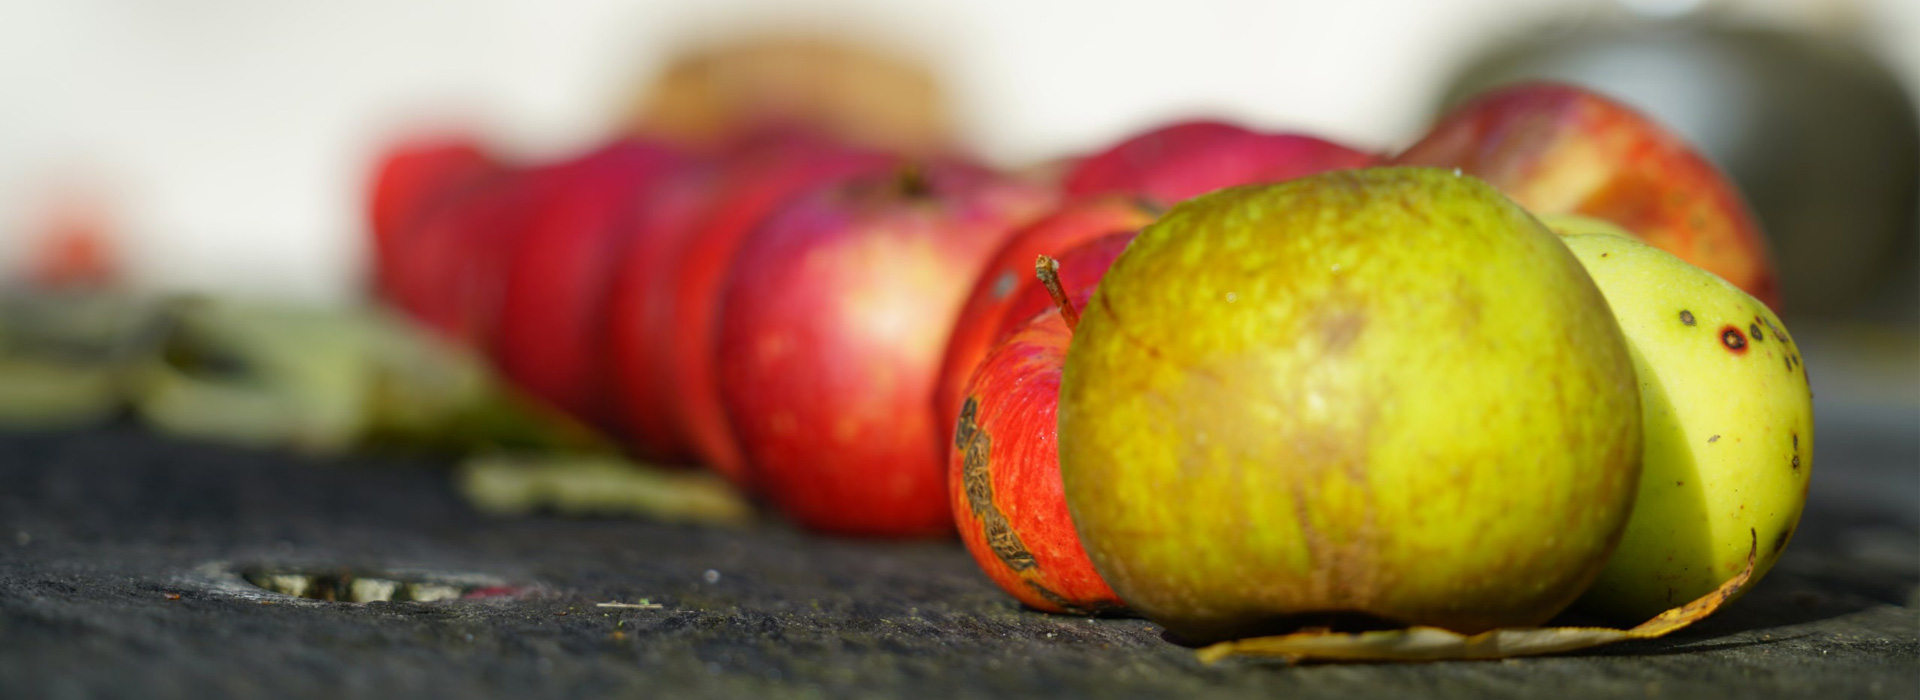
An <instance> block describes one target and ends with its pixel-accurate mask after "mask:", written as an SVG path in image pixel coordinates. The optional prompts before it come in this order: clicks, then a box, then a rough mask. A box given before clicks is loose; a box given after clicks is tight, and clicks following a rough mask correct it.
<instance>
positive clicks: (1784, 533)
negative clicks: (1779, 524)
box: [1773, 527, 1793, 557]
mask: <svg viewBox="0 0 1920 700" xmlns="http://www.w3.org/2000/svg"><path fill="white" fill-rule="evenodd" d="M1791 539H1793V528H1791V527H1789V528H1787V529H1785V530H1781V531H1780V536H1779V537H1775V538H1773V556H1776V557H1777V556H1780V551H1781V550H1784V549H1786V548H1787V541H1788V540H1791Z"/></svg>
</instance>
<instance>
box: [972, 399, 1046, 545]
mask: <svg viewBox="0 0 1920 700" xmlns="http://www.w3.org/2000/svg"><path fill="white" fill-rule="evenodd" d="M979 415H980V401H979V400H978V399H976V398H974V397H972V396H969V397H967V402H966V403H965V404H962V405H961V407H960V422H959V424H958V425H957V426H955V430H954V445H955V446H956V447H959V448H960V450H961V463H960V482H961V484H962V486H963V487H964V488H965V489H966V492H967V509H968V510H970V511H972V512H973V516H974V517H975V518H978V519H979V520H980V527H981V530H982V531H983V532H984V533H985V534H986V537H987V548H988V549H991V550H993V555H994V556H995V557H997V558H999V559H1000V562H1001V563H1003V564H1006V565H1007V568H1009V569H1012V570H1014V571H1026V570H1027V569H1031V568H1033V567H1034V566H1035V562H1034V560H1033V553H1032V552H1029V551H1027V546H1026V543H1024V542H1022V541H1020V535H1019V533H1016V532H1014V531H1013V524H1012V523H1009V522H1007V515H1006V514H1005V513H1002V512H1000V507H999V506H997V505H995V504H994V502H993V469H992V464H991V455H992V451H993V438H992V436H989V435H988V434H987V431H986V430H985V429H983V428H981V427H980V424H979V422H978V418H979Z"/></svg>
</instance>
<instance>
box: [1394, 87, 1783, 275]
mask: <svg viewBox="0 0 1920 700" xmlns="http://www.w3.org/2000/svg"><path fill="white" fill-rule="evenodd" d="M1394 162H1395V163H1398V164H1404V165H1424V166H1432V167H1441V168H1459V169H1460V170H1461V171H1463V172H1466V173H1468V174H1471V175H1473V176H1475V177H1479V178H1481V179H1483V180H1486V181H1487V182H1489V183H1491V184H1493V186H1495V187H1498V188H1500V190H1501V191H1502V192H1505V193H1506V195H1507V196H1509V197H1512V198H1513V200H1514V201H1515V202H1518V203H1519V204H1520V205H1521V206H1523V207H1526V208H1527V209H1528V210H1529V211H1532V212H1533V213H1535V214H1580V215H1584V216H1591V217H1594V218H1599V219H1605V220H1607V221H1611V222H1613V223H1615V224H1618V225H1619V226H1620V227H1621V228H1624V229H1626V230H1628V231H1630V232H1632V233H1634V234H1635V235H1637V236H1639V237H1640V238H1642V239H1644V240H1645V241H1646V242H1647V243H1650V244H1652V245H1654V246H1656V247H1659V248H1661V249H1663V250H1666V251H1667V252H1670V253H1673V254H1674V255H1677V256H1679V257H1680V258H1681V259H1683V260H1686V261H1687V262H1690V263H1693V264H1694V265H1697V266H1699V267H1702V268H1705V269H1706V270H1707V271H1709V272H1712V273H1714V274H1716V275H1719V276H1720V277H1722V278H1724V279H1726V280H1727V281H1728V282H1732V283H1733V284H1734V285H1735V286H1737V287H1739V288H1741V289H1742V290H1745V291H1746V292H1747V293H1749V294H1752V295H1753V296H1754V297H1755V298H1757V299H1759V300H1761V301H1763V302H1766V303H1767V305H1768V306H1772V307H1774V308H1779V289H1778V284H1777V281H1776V279H1775V276H1774V270H1773V263H1772V262H1771V259H1770V257H1769V255H1768V253H1767V244H1766V240H1765V237H1764V236H1763V235H1762V234H1761V232H1760V228H1759V225H1758V224H1757V223H1755V221H1754V218H1753V215H1752V214H1750V213H1749V212H1748V209H1747V206H1746V203H1745V202H1744V201H1743V200H1742V199H1741V197H1740V192H1739V189H1738V188H1737V187H1736V186H1735V185H1734V184H1733V182H1732V181H1731V180H1729V179H1727V178H1726V176H1725V175H1723V174H1721V173H1720V171H1719V170H1718V169H1717V168H1715V167H1714V166H1713V164H1712V163H1710V162H1708V161H1707V159H1706V158H1705V157H1703V156H1701V155H1700V154H1699V153H1698V152H1696V151H1695V150H1693V148H1692V147H1690V146H1688V145H1687V143H1686V142H1685V141H1683V140H1681V139H1680V138H1679V137H1678V136H1675V135H1673V134H1672V133H1670V132H1668V131H1667V130H1666V129H1664V128H1662V127H1661V126H1660V125H1659V124H1656V123H1654V122H1653V120H1651V119H1648V118H1647V117H1645V116H1643V115H1641V114H1640V113H1639V112H1636V111H1634V110H1633V109H1631V108H1629V107H1627V106H1626V105H1623V104H1621V103H1619V102H1616V101H1614V100H1612V99H1610V98H1607V97H1605V96H1602V95H1600V94H1598V93H1595V92H1593V91H1590V90H1587V89H1585V88H1580V87H1575V86H1572V85H1561V84H1554V83H1528V84H1523V85H1517V86H1512V87H1507V88H1502V89H1499V90H1495V91H1493V92H1489V93H1486V94H1484V95H1481V96H1479V97H1477V98H1475V99H1473V100H1472V101H1470V102H1468V103H1467V104H1465V105H1462V106H1461V107H1460V108H1458V109H1456V110H1454V111H1453V112H1452V113H1450V114H1448V115H1447V116H1445V117H1443V118H1442V119H1441V120H1440V122H1439V123H1438V124H1436V125H1434V127H1433V129H1432V130H1431V131H1429V132H1428V133H1427V136H1426V137H1425V138H1422V139H1421V140H1420V142H1419V143H1416V144H1414V145H1413V146H1412V147H1411V148H1408V149H1407V151H1406V152H1405V153H1402V154H1400V155H1399V156H1397V157H1395V158H1394Z"/></svg>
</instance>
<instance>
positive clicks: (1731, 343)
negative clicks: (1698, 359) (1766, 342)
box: [1720, 326, 1747, 355]
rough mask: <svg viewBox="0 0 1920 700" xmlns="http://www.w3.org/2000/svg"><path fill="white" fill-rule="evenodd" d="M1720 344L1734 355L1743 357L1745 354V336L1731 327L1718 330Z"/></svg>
mask: <svg viewBox="0 0 1920 700" xmlns="http://www.w3.org/2000/svg"><path fill="white" fill-rule="evenodd" d="M1720 344H1722V345H1725V346H1727V349H1728V350H1730V351H1732V352H1733V354H1735V355H1744V354H1746V353H1747V336H1745V335H1743V334H1741V333H1740V329H1738V328H1735V327H1733V326H1727V327H1725V328H1721V329H1720Z"/></svg>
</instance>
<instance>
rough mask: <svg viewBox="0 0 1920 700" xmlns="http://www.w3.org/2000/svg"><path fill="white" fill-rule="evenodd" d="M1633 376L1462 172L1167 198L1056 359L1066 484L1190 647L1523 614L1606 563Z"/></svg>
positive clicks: (1518, 619)
mask: <svg viewBox="0 0 1920 700" xmlns="http://www.w3.org/2000/svg"><path fill="white" fill-rule="evenodd" d="M1639 414H1640V405H1639V392H1638V391H1637V388H1636V386H1635V380H1634V374H1633V365H1632V362H1631V360H1630V358H1629V355H1628V352H1627V348H1626V341H1625V340H1624V338H1622V336H1621V333H1620V330H1619V328H1618V326H1616V325H1615V324H1614V322H1613V318H1612V315H1611V313H1610V312H1609V310H1608V308H1607V305H1606V301H1605V299H1604V298H1602V296H1601V295H1600V292H1599V290H1598V289H1596V288H1595V287H1594V285H1593V282H1592V280H1590V279H1589V278H1588V277H1587V275H1586V272H1585V271H1583V270H1582V269H1581V267H1580V264H1579V262H1578V261H1576V260H1575V259H1574V258H1573V255H1572V254H1571V253H1569V252H1568V251H1567V249H1566V247H1565V246H1564V245H1562V244H1560V243H1559V241H1558V239H1557V238H1556V237H1555V236H1554V235H1553V234H1551V233H1549V232H1548V231H1547V230H1546V229H1545V228H1544V227H1543V226H1542V225H1541V224H1540V223H1539V222H1538V221H1536V220H1534V219H1533V218H1532V217H1531V216H1530V215H1528V214H1527V213H1526V212H1525V211H1523V210H1521V209H1520V208H1519V207H1518V206H1516V205H1515V204H1513V203H1512V202H1510V201H1508V200H1507V199H1506V198H1505V197H1503V196H1501V195H1500V194H1499V193H1498V192H1497V191H1495V190H1494V189H1493V188H1492V187H1490V186H1488V185H1486V184H1485V183H1483V182H1480V181H1479V180H1476V179H1473V178H1471V177H1462V176H1458V175H1455V174H1453V173H1450V172H1447V171H1441V170H1429V169H1399V168H1394V169H1370V170H1357V171H1342V172H1335V173H1328V174H1324V175H1318V176H1313V177H1309V178H1303V179H1300V180H1294V181H1291V182H1287V183H1283V184H1279V185H1272V186H1259V187H1245V188H1236V189H1230V190H1224V191H1221V192H1218V193H1214V194H1211V195H1207V196H1205V197H1201V198H1199V199H1196V200H1193V201H1191V202H1189V203H1187V204H1183V205H1181V206H1179V207H1176V208H1175V209H1174V210H1173V211H1171V212H1169V213H1168V215H1167V216H1166V217H1164V218H1162V219H1161V221H1160V222H1158V223H1156V224H1155V225H1153V226H1151V227H1149V228H1148V229H1147V230H1146V231H1145V232H1143V233H1142V234H1141V235H1140V237H1139V238H1138V239H1136V240H1135V241H1134V242H1133V244H1132V245H1131V246H1129V247H1128V248H1127V250H1126V252H1125V253H1123V254H1122V255H1121V256H1120V259H1119V260H1118V261H1116V262H1115V263H1114V266H1113V268H1112V269H1111V270H1109V271H1108V273H1107V276H1106V277H1105V278H1104V279H1103V280H1102V282H1101V284H1100V286H1099V288H1098V289H1097V290H1096V291H1095V293H1094V296H1093V299H1092V301H1091V302H1090V303H1089V304H1088V308H1087V310H1086V313H1085V314H1084V315H1083V316H1082V320H1081V323H1080V326H1079V328H1078V329H1077V331H1076V335H1075V338H1074V342H1073V345H1072V347H1071V348H1069V350H1068V353H1067V362H1066V367H1065V375H1064V377H1063V382H1062V388H1061V399H1060V417H1059V431H1060V432H1059V440H1060V462H1061V476H1062V483H1063V485H1064V488H1065V490H1066V495H1067V502H1068V505H1069V507H1070V508H1071V510H1072V513H1073V517H1074V520H1075V523H1076V525H1077V527H1078V530H1079V533H1080V538H1081V541H1082V542H1083V543H1084V544H1085V545H1086V547H1087V550H1088V553H1089V555H1090V556H1091V557H1092V559H1093V561H1094V564H1095V565H1096V567H1097V568H1098V570H1099V571H1100V573H1101V575H1102V576H1103V577H1104V578H1105V579H1106V580H1107V582H1108V583H1109V584H1111V585H1112V586H1113V588H1114V590H1115V591H1116V592H1118V593H1119V594H1120V597H1121V598H1122V599H1123V600H1125V601H1127V603H1128V604H1129V605H1130V606H1132V607H1133V608H1134V609H1135V610H1137V611H1139V612H1141V613H1143V614H1145V615H1146V616H1147V617H1149V618H1151V619H1153V620H1155V621H1157V622H1159V623H1161V624H1163V625H1165V626H1166V628H1167V630H1168V631H1170V632H1172V633H1173V634H1175V635H1178V636H1180V637H1182V638H1184V639H1186V640H1188V641H1192V642H1207V641H1213V640H1218V639H1225V638H1232V637H1238V636H1246V635H1250V634H1262V633H1271V632H1275V631H1280V630H1284V629H1287V628H1288V627H1289V626H1297V625H1298V624H1300V620H1301V618H1299V617H1296V616H1302V615H1306V616H1314V615H1318V614H1323V613H1353V614H1359V615H1365V616H1372V617H1375V618H1383V619H1385V620H1388V621H1391V622H1394V623H1401V624H1422V625H1433V626H1439V627H1444V628H1448V629H1452V630H1456V631H1460V632H1469V633H1471V632H1479V631H1483V630H1487V629H1491V628H1494V627H1506V626H1523V625H1536V624H1540V623H1542V622H1545V621H1546V620H1547V619H1548V618H1550V617H1552V616H1553V615H1554V614H1555V613H1557V612H1559V611H1560V610H1561V609H1563V608H1564V607H1566V606H1567V605H1568V604H1569V603H1571V602H1572V601H1573V599H1574V598H1575V597H1577V596H1578V595H1579V594H1580V592H1581V591H1583V590H1585V588H1586V587H1587V585H1588V584H1589V583H1590V582H1591V581H1592V580H1593V578H1594V576H1595V575H1597V574H1598V573H1599V571H1600V567H1601V566H1602V565H1603V564H1604V563H1605V562H1606V559H1607V557H1608V555H1609V554H1611V553H1612V551H1613V547H1614V545H1615V543H1616V542H1617V541H1618V539H1619V537H1620V534H1621V532H1622V530H1623V529H1624V527H1625V525H1626V520H1627V516H1628V513H1629V511H1630V510H1631V507H1632V503H1633V497H1634V492H1635V488H1636V487H1637V485H1638V481H1639V470H1640V468H1639V464H1640V453H1641V443H1640V421H1639V420H1638V419H1637V417H1638V416H1639Z"/></svg>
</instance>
